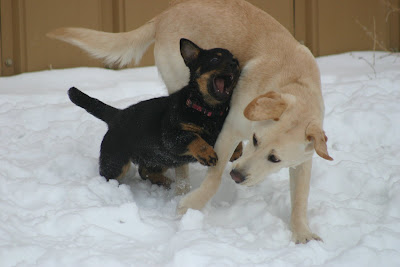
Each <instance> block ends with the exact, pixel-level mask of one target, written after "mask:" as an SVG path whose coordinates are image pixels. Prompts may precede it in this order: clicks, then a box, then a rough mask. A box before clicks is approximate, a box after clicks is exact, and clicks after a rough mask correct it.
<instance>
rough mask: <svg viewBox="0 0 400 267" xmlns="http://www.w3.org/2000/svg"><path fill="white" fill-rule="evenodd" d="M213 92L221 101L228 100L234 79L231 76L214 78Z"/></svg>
mask: <svg viewBox="0 0 400 267" xmlns="http://www.w3.org/2000/svg"><path fill="white" fill-rule="evenodd" d="M213 84H214V92H215V94H216V95H217V96H218V97H219V98H222V99H226V98H229V97H230V96H231V94H232V92H233V87H234V77H233V74H232V73H231V74H227V75H220V76H217V77H215V78H214V82H213Z"/></svg>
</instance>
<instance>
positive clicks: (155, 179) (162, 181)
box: [139, 167, 172, 189]
mask: <svg viewBox="0 0 400 267" xmlns="http://www.w3.org/2000/svg"><path fill="white" fill-rule="evenodd" d="M165 171H166V169H163V170H162V171H160V172H152V171H150V170H148V169H146V168H144V167H139V174H140V176H141V177H142V179H147V180H149V181H150V182H151V183H152V184H156V185H159V186H164V187H165V188H166V189H170V188H171V183H172V181H171V179H169V178H168V177H166V176H164V172H165Z"/></svg>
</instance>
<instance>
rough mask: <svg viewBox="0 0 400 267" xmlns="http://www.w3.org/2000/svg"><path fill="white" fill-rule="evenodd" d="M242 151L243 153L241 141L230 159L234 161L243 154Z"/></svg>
mask: <svg viewBox="0 0 400 267" xmlns="http://www.w3.org/2000/svg"><path fill="white" fill-rule="evenodd" d="M242 153H243V143H242V142H240V143H239V144H238V146H237V147H236V149H235V151H233V154H232V156H231V159H230V160H229V161H230V162H233V161H235V160H237V159H238V158H240V157H241V156H242Z"/></svg>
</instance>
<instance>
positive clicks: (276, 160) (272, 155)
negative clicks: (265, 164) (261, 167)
mask: <svg viewBox="0 0 400 267" xmlns="http://www.w3.org/2000/svg"><path fill="white" fill-rule="evenodd" d="M268 161H271V162H272V163H278V162H281V160H280V159H278V158H277V157H276V156H275V155H274V154H270V155H269V156H268Z"/></svg>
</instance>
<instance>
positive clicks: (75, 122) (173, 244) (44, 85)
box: [0, 52, 400, 267]
mask: <svg viewBox="0 0 400 267" xmlns="http://www.w3.org/2000/svg"><path fill="white" fill-rule="evenodd" d="M373 55H374V54H373V53H372V52H362V53H347V54H342V55H334V56H329V57H322V58H319V59H318V63H319V65H320V68H321V75H322V85H323V86H322V87H323V95H324V97H325V104H326V120H325V131H326V133H327V135H328V137H329V141H328V149H329V151H330V154H331V156H332V157H333V158H334V159H335V161H333V162H329V161H325V160H323V159H321V158H319V157H317V156H315V157H314V166H313V171H312V183H311V193H310V199H309V212H308V215H309V220H310V226H311V228H312V230H313V231H314V232H315V233H317V234H318V235H320V236H321V237H322V238H323V239H324V242H317V241H312V242H309V243H308V244H305V245H295V244H294V243H293V242H291V241H290V237H291V232H290V230H289V229H288V222H289V216H290V199H289V181H288V173H287V170H282V171H281V172H279V173H277V174H274V175H272V176H270V177H268V178H267V179H266V180H265V181H264V182H263V183H261V184H259V185H257V186H254V187H250V188H245V187H241V186H238V185H236V184H235V183H234V182H233V181H232V180H231V179H230V176H229V175H228V172H229V167H230V166H228V167H227V168H226V170H225V173H224V177H223V183H222V186H221V188H220V190H219V191H218V193H217V195H216V196H215V197H214V198H213V199H212V201H211V202H210V203H209V204H208V205H207V206H206V208H205V209H204V210H203V211H194V210H189V212H188V213H187V214H186V215H184V216H183V217H182V218H179V217H177V216H176V214H175V211H176V205H177V203H178V202H179V199H180V198H179V197H176V196H174V194H173V191H166V190H164V189H163V188H160V187H158V186H155V185H151V184H150V183H149V182H147V181H143V180H141V179H140V178H139V176H138V173H137V169H136V168H131V171H130V172H129V173H128V177H127V178H126V179H125V184H123V185H118V183H117V182H115V181H111V182H106V181H105V179H104V178H103V177H101V176H99V174H98V163H97V160H98V154H99V147H100V142H101V140H102V137H103V135H104V134H105V131H106V125H105V124H104V123H103V122H101V121H99V120H97V119H95V118H94V117H92V116H91V115H89V114H87V113H86V112H85V111H83V110H82V109H80V108H78V107H76V106H75V105H73V104H72V103H71V102H70V101H69V99H68V97H67V93H66V92H67V89H68V88H69V87H71V86H76V87H78V88H80V89H81V90H83V91H84V92H86V93H88V94H90V95H92V96H94V97H97V98H100V99H102V100H104V101H105V102H107V103H109V104H112V105H114V106H117V107H121V108H122V107H126V106H128V105H130V104H133V103H136V102H138V101H142V100H144V99H148V98H151V97H158V96H161V95H165V94H166V89H165V88H164V85H163V83H162V82H161V81H160V79H159V77H158V74H157V70H156V69H155V68H154V67H151V68H141V69H126V70H120V71H113V70H106V69H99V68H77V69H66V70H51V71H42V72H36V73H27V74H22V75H17V76H14V77H2V78H0V266H1V267H4V266H310V265H320V266H385V267H386V266H400V55H399V54H393V55H389V54H385V53H376V54H375V61H376V62H375V66H372V65H371V64H372V63H373ZM205 174H206V168H205V167H203V166H201V165H199V164H193V165H191V167H190V178H191V184H192V186H193V187H196V186H198V185H199V184H200V183H201V181H202V179H203V177H204V176H205ZM169 175H173V172H170V173H169Z"/></svg>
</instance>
